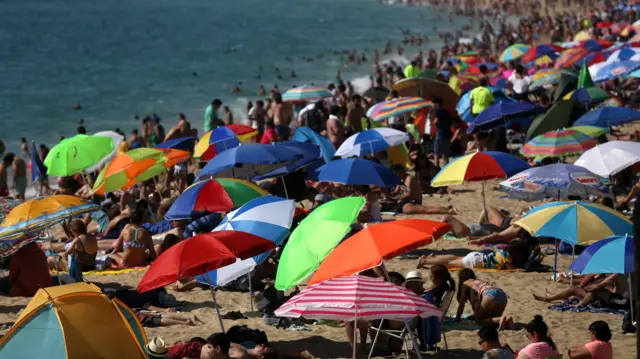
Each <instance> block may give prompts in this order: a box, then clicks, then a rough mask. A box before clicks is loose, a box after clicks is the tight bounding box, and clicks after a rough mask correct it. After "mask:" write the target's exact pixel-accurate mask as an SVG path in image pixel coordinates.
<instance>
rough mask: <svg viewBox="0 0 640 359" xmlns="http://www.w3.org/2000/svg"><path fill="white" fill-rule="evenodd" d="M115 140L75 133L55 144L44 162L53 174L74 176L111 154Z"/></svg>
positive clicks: (48, 172) (49, 172)
mask: <svg viewBox="0 0 640 359" xmlns="http://www.w3.org/2000/svg"><path fill="white" fill-rule="evenodd" d="M114 148H115V147H114V146H113V140H112V139H111V138H109V137H103V136H87V135H75V136H73V137H71V138H67V139H64V140H62V141H60V143H58V144H57V145H55V146H53V148H52V149H51V151H50V152H49V154H48V155H47V157H46V158H45V159H44V164H45V166H47V169H48V170H47V174H49V175H51V176H60V177H64V176H72V175H74V174H76V173H80V172H82V171H83V170H84V169H86V168H89V167H91V166H93V165H95V164H96V163H98V162H99V161H100V160H102V159H103V158H105V157H107V156H109V154H110V153H111V152H112V151H113V150H114Z"/></svg>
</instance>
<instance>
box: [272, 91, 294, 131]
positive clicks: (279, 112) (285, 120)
mask: <svg viewBox="0 0 640 359" xmlns="http://www.w3.org/2000/svg"><path fill="white" fill-rule="evenodd" d="M272 106H273V123H274V124H275V125H276V126H277V125H285V126H287V127H289V124H290V123H291V119H292V118H293V110H292V109H291V106H289V105H288V104H285V103H284V102H282V95H280V94H279V93H277V94H274V95H273V105H272Z"/></svg>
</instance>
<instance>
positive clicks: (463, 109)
mask: <svg viewBox="0 0 640 359" xmlns="http://www.w3.org/2000/svg"><path fill="white" fill-rule="evenodd" d="M486 88H487V89H489V90H490V91H491V92H492V94H493V98H494V102H493V104H494V105H495V104H499V103H503V102H515V101H516V100H514V99H513V98H511V97H509V96H507V94H505V93H504V91H503V89H501V88H498V87H495V86H486ZM456 111H457V112H458V115H459V116H460V118H462V120H463V121H464V122H466V123H469V122H471V121H472V120H473V115H472V114H471V92H467V93H465V94H464V95H462V97H460V101H458V104H457V105H456Z"/></svg>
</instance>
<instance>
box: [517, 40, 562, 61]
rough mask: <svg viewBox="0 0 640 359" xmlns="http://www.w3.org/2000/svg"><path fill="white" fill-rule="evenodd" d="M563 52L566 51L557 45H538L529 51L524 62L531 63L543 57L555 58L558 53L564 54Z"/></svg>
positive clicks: (523, 58)
mask: <svg viewBox="0 0 640 359" xmlns="http://www.w3.org/2000/svg"><path fill="white" fill-rule="evenodd" d="M562 50H564V49H563V48H562V46H558V45H555V44H540V45H536V46H533V47H531V48H530V49H529V50H527V52H526V53H525V54H524V55H523V56H522V62H531V61H534V60H536V59H539V58H541V57H543V56H549V55H551V56H554V55H555V53H556V52H562Z"/></svg>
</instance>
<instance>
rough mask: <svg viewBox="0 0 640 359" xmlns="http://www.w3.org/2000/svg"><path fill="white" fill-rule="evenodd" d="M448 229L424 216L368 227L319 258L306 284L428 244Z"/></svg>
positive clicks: (349, 271)
mask: <svg viewBox="0 0 640 359" xmlns="http://www.w3.org/2000/svg"><path fill="white" fill-rule="evenodd" d="M450 229H451V228H450V227H449V225H448V224H446V223H443V222H435V221H429V220H426V219H402V220H397V221H392V222H386V223H381V224H374V225H371V226H368V227H367V228H365V229H363V230H361V231H360V232H358V233H356V234H354V235H353V236H351V237H349V238H348V239H347V240H345V241H344V242H342V243H340V245H338V246H337V247H336V249H334V250H333V251H332V252H331V253H330V254H329V255H328V256H327V258H325V260H324V261H322V264H320V267H318V270H317V271H316V273H315V274H314V275H313V277H311V280H310V281H309V284H308V285H314V284H316V283H319V282H323V281H325V280H328V279H333V278H339V277H344V276H349V275H353V274H356V273H359V272H363V271H365V270H367V269H370V268H373V267H376V266H379V265H380V264H382V262H383V260H389V259H392V258H394V257H396V256H399V255H401V254H404V253H407V252H409V251H411V250H414V249H416V248H420V247H424V246H426V245H428V244H429V243H431V242H433V241H435V240H436V239H438V238H440V237H442V236H443V235H445V234H446V233H447V232H449V230H450ZM354 253H358V255H357V256H354V255H353V254H354Z"/></svg>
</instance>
